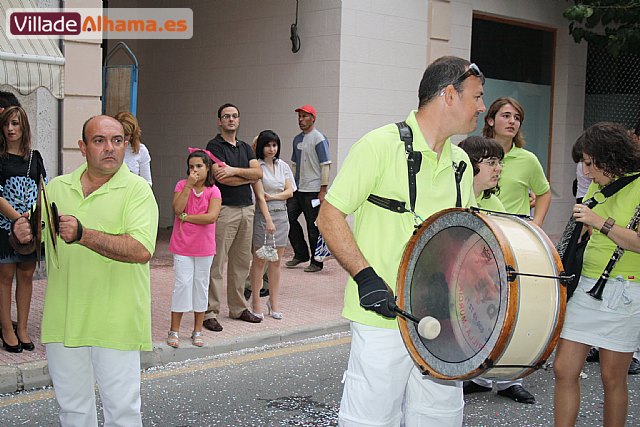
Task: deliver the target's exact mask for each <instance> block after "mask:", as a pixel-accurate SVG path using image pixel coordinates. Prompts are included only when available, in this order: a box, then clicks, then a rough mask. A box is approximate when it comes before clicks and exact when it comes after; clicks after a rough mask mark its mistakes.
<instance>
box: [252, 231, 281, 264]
mask: <svg viewBox="0 0 640 427" xmlns="http://www.w3.org/2000/svg"><path fill="white" fill-rule="evenodd" d="M271 238H272V239H273V242H272V243H273V244H272V245H269V244H268V243H267V233H265V234H264V244H263V245H262V246H260V248H258V250H257V251H256V256H257V257H258V258H260V259H263V260H265V261H269V262H275V261H277V260H278V250H277V249H276V236H275V234H272V235H271Z"/></svg>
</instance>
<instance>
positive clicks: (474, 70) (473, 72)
mask: <svg viewBox="0 0 640 427" xmlns="http://www.w3.org/2000/svg"><path fill="white" fill-rule="evenodd" d="M469 76H476V77H478V78H480V80H481V81H482V84H484V74H482V71H480V68H478V66H477V65H476V64H471V65H469V69H468V70H467V71H465V72H464V73H463V74H462V75H461V76H460V77H458V78H457V79H455V81H454V82H453V83H451V84H452V85H453V86H457V85H458V84H460V83H462V82H463V81H465V80H466V79H467V77H469Z"/></svg>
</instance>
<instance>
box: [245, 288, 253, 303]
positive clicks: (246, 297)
mask: <svg viewBox="0 0 640 427" xmlns="http://www.w3.org/2000/svg"><path fill="white" fill-rule="evenodd" d="M249 298H251V289H249V288H244V299H246V300H248V299H249Z"/></svg>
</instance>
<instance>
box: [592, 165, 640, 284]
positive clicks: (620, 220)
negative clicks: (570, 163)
mask: <svg viewBox="0 0 640 427" xmlns="http://www.w3.org/2000/svg"><path fill="white" fill-rule="evenodd" d="M599 188H600V187H599V186H598V184H595V183H591V185H590V186H589V189H588V190H587V194H586V195H585V196H584V199H585V200H586V199H588V198H590V197H591V196H593V194H594V193H595V192H596V191H597V190H598V189H599ZM638 204H640V178H638V179H636V180H635V181H633V182H632V183H630V184H628V185H627V186H625V187H624V188H622V189H621V190H619V191H618V192H617V193H616V194H614V195H613V196H611V197H609V198H608V199H607V200H605V202H604V203H599V204H598V205H596V206H595V207H594V208H593V212H595V213H597V214H598V215H600V216H601V217H602V218H604V219H607V218H609V217H611V218H613V219H615V220H616V225H619V226H621V227H626V226H627V224H629V220H630V219H631V217H632V216H633V213H634V212H635V210H636V207H637V206H638ZM616 246H617V245H616V244H615V243H614V242H613V240H611V239H610V238H608V237H607V236H605V235H604V234H602V233H601V232H600V231H599V230H596V229H595V228H594V229H593V233H592V234H591V238H590V239H589V243H587V248H586V249H585V251H584V258H583V261H582V275H584V276H587V277H591V278H592V279H597V278H598V277H600V275H601V274H602V272H603V271H604V268H605V266H606V265H607V263H608V262H609V260H610V259H611V255H613V251H614V250H615V248H616ZM617 276H622V277H623V278H624V279H625V280H632V281H635V282H640V253H637V252H633V251H625V252H624V254H623V255H622V257H621V258H620V260H619V261H618V263H617V264H616V266H615V267H614V268H613V271H612V272H611V274H610V275H609V277H611V278H612V279H613V278H615V277H617Z"/></svg>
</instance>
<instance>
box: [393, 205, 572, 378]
mask: <svg viewBox="0 0 640 427" xmlns="http://www.w3.org/2000/svg"><path fill="white" fill-rule="evenodd" d="M452 212H460V213H463V212H467V213H471V214H473V215H475V216H477V217H478V218H479V219H480V220H481V221H482V222H484V224H485V225H486V226H487V227H488V228H489V230H490V231H491V232H492V233H493V235H494V236H495V237H496V239H497V240H498V242H499V244H500V249H501V251H502V256H503V258H504V262H505V263H506V265H510V266H513V267H514V268H516V269H517V268H518V267H517V265H516V258H515V256H514V253H513V250H512V248H511V243H510V241H509V239H507V237H506V236H505V235H504V232H503V230H502V228H501V227H500V226H499V225H498V224H497V223H496V222H494V221H493V220H491V217H492V215H500V216H508V217H511V218H514V219H517V220H518V221H522V222H524V223H526V224H527V225H528V226H529V228H530V231H531V232H533V234H535V236H536V237H537V238H538V239H539V243H540V244H542V246H543V247H545V249H546V252H547V255H548V261H549V262H551V264H552V268H555V271H556V272H560V271H563V266H562V262H561V260H560V257H559V256H558V254H557V251H555V247H554V245H553V244H552V242H551V240H550V239H549V237H548V236H547V235H546V233H545V232H544V231H543V230H542V229H541V228H540V227H539V226H537V225H536V224H535V223H533V222H532V221H530V220H525V219H523V218H518V217H517V216H514V215H511V214H507V213H484V212H483V213H482V215H478V210H477V209H461V208H451V209H446V210H443V211H440V212H437V213H435V214H434V215H432V216H431V217H429V218H427V220H426V221H424V222H423V223H422V224H421V225H420V227H419V228H418V230H416V231H415V232H414V235H413V236H412V237H411V239H410V240H409V242H408V243H407V245H406V247H405V251H404V253H403V255H402V259H401V262H400V267H399V270H398V276H397V282H396V294H397V296H398V304H399V306H400V307H404V308H409V309H410V307H405V300H406V298H405V294H406V293H407V290H406V289H405V277H406V276H407V270H408V266H409V262H410V259H411V257H412V255H413V250H414V248H415V246H416V244H417V243H418V242H419V240H420V238H421V237H422V235H423V234H424V233H425V230H426V229H427V228H428V227H429V226H430V225H431V224H433V223H434V222H435V221H437V220H438V219H439V218H440V217H442V216H444V215H447V214H450V213H452ZM434 234H435V233H434ZM478 234H480V233H478ZM520 285H521V284H520V280H519V279H518V278H517V277H515V278H514V280H513V281H511V282H508V287H507V289H508V292H507V293H508V297H507V298H508V299H507V304H506V314H505V319H504V324H503V325H502V329H501V331H500V333H499V335H498V339H497V340H496V341H495V344H494V346H493V349H492V350H491V352H490V353H489V356H488V359H490V360H491V361H493V362H494V363H495V362H497V364H499V361H500V357H501V356H502V354H503V353H505V351H506V349H507V348H508V344H509V341H510V340H511V339H512V335H513V330H514V328H515V326H516V317H517V313H518V309H519V308H518V302H519V299H520V298H519V287H520ZM556 289H557V300H556V308H555V311H556V318H555V323H554V326H553V327H551V328H550V329H549V330H548V333H547V335H548V337H547V340H546V343H543V346H542V348H543V350H542V351H541V352H540V354H539V355H538V356H537V358H535V359H534V360H533V361H532V362H531V365H532V366H537V367H540V366H542V364H544V363H545V362H546V361H547V360H548V358H549V357H550V356H551V354H552V352H553V350H554V349H555V346H556V345H557V342H558V340H559V338H560V332H561V330H562V325H563V323H564V317H565V310H566V302H567V301H566V287H565V286H562V285H559V286H556ZM514 302H515V303H514ZM507 323H508V324H507ZM398 324H399V329H400V333H401V335H402V337H403V341H404V343H405V346H406V347H407V351H408V352H409V354H410V356H411V358H412V359H413V361H414V363H415V364H416V365H417V366H418V368H419V369H420V370H421V371H422V373H423V374H428V375H430V376H432V377H434V378H439V379H444V380H455V379H469V378H474V377H477V376H479V375H481V374H482V373H486V372H487V371H490V370H491V369H492V368H491V366H482V365H481V364H479V365H478V367H477V368H475V369H472V370H470V371H469V372H466V373H465V374H461V375H446V374H443V373H441V372H439V371H437V370H435V369H434V368H433V367H431V366H430V365H429V361H428V360H426V359H424V358H423V357H422V355H421V354H420V351H419V349H418V348H417V347H416V342H415V341H414V339H413V338H412V335H415V334H416V332H415V327H412V328H411V329H410V328H409V325H408V323H407V322H406V320H404V319H402V318H400V317H398ZM535 370H536V368H526V367H523V368H521V369H520V371H515V373H514V376H513V379H515V378H521V377H524V376H526V375H529V374H530V373H532V372H534V371H535Z"/></svg>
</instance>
